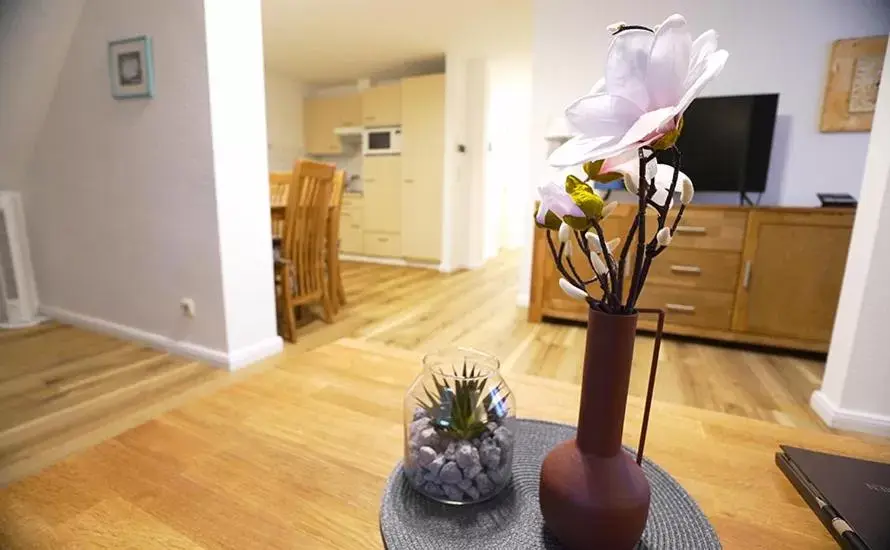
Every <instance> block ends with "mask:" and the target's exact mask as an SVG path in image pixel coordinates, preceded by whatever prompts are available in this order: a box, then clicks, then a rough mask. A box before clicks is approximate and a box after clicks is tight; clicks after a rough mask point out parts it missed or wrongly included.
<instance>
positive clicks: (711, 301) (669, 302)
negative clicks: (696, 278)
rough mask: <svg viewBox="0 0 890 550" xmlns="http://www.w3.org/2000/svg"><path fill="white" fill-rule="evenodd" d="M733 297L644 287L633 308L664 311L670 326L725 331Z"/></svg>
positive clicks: (659, 287) (682, 289)
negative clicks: (687, 326)
mask: <svg viewBox="0 0 890 550" xmlns="http://www.w3.org/2000/svg"><path fill="white" fill-rule="evenodd" d="M734 298H735V297H734V295H733V294H731V293H729V292H713V291H710V290H688V289H684V288H673V287H668V286H662V285H654V284H647V285H646V286H645V287H643V294H642V295H641V296H640V299H639V301H638V302H637V307H639V308H659V309H664V310H665V312H666V313H667V317H666V319H665V322H667V323H670V324H674V325H689V326H696V327H704V328H709V329H722V330H728V329H729V327H730V323H731V321H732V304H733V300H734Z"/></svg>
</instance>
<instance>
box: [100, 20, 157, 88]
mask: <svg viewBox="0 0 890 550" xmlns="http://www.w3.org/2000/svg"><path fill="white" fill-rule="evenodd" d="M151 49H152V48H151V37H149V36H144V35H143V36H134V37H132V38H125V39H121V40H114V41H111V42H109V43H108V74H109V78H110V80H111V96H112V97H113V98H115V99H140V98H152V97H154V62H153V60H152V51H151Z"/></svg>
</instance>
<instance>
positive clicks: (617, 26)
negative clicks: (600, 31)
mask: <svg viewBox="0 0 890 550" xmlns="http://www.w3.org/2000/svg"><path fill="white" fill-rule="evenodd" d="M625 26H627V23H625V22H624V21H616V22H614V23H612V24H611V25H607V26H606V30H607V31H609V32H610V33H612V34H615V33H616V32H618V31H620V30H621V29H623V28H624V27H625Z"/></svg>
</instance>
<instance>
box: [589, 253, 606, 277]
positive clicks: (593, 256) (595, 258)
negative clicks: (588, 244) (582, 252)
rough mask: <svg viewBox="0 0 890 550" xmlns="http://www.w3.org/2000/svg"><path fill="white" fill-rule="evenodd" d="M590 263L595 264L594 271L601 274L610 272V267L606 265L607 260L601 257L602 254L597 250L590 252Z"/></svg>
mask: <svg viewBox="0 0 890 550" xmlns="http://www.w3.org/2000/svg"><path fill="white" fill-rule="evenodd" d="M590 263H591V264H592V265H593V271H594V273H596V274H597V275H599V276H601V277H602V276H604V275H605V274H606V273H608V272H609V268H608V267H607V266H606V262H604V261H603V259H602V258H600V255H599V254H597V253H596V252H593V251H591V252H590Z"/></svg>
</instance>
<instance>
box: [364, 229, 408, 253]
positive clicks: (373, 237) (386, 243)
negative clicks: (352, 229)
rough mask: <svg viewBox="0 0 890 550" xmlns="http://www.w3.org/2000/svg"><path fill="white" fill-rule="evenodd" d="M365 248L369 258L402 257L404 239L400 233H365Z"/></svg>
mask: <svg viewBox="0 0 890 550" xmlns="http://www.w3.org/2000/svg"><path fill="white" fill-rule="evenodd" d="M364 248H365V254H368V255H369V256H391V257H397V256H401V255H402V237H401V235H399V234H398V233H378V232H372V233H368V232H365V246H364Z"/></svg>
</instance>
